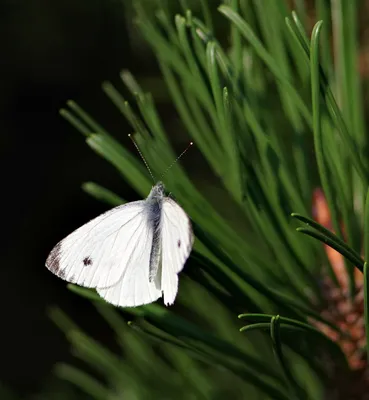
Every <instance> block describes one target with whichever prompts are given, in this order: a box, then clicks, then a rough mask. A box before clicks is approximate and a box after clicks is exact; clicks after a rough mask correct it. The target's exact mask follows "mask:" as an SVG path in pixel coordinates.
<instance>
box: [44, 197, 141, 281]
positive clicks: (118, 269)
mask: <svg viewBox="0 0 369 400" xmlns="http://www.w3.org/2000/svg"><path fill="white" fill-rule="evenodd" d="M145 221H146V217H145V201H135V202H131V203H127V204H124V205H122V206H119V207H115V208H113V209H112V210H109V211H107V212H106V213H104V214H102V215H100V216H99V217H97V218H95V219H93V220H91V221H90V222H88V223H87V224H85V225H83V226H81V227H80V228H79V229H77V230H75V231H74V232H73V233H71V234H70V235H69V236H67V237H66V238H65V239H63V240H62V241H60V242H59V243H58V244H57V245H56V246H55V247H54V249H53V250H52V251H51V253H50V255H49V257H48V258H47V261H46V266H47V268H48V269H49V270H50V271H51V272H53V273H54V274H56V275H58V276H59V277H60V278H62V279H64V280H66V281H68V282H72V283H77V284H78V285H81V286H85V287H91V288H96V287H108V286H111V285H114V284H116V283H117V282H118V281H119V280H120V278H121V277H122V276H123V274H124V272H125V270H126V268H127V267H128V265H129V263H130V258H131V257H132V254H133V253H134V252H135V249H136V242H138V241H139V238H140V234H141V230H142V229H143V227H144V226H145V225H146V224H145Z"/></svg>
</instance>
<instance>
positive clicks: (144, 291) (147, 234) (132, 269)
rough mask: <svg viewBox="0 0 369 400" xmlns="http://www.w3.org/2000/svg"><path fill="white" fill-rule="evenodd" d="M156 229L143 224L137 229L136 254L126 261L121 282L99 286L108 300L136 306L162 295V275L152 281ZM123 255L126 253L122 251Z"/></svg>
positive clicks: (101, 294) (126, 305) (98, 290)
mask: <svg viewBox="0 0 369 400" xmlns="http://www.w3.org/2000/svg"><path fill="white" fill-rule="evenodd" d="M153 236H154V229H153V227H152V225H151V224H147V223H146V224H145V225H144V224H143V225H142V226H141V227H140V229H139V230H138V231H137V238H138V239H137V240H136V242H135V249H134V254H132V256H131V257H130V258H129V259H128V260H127V261H126V262H125V263H126V265H127V267H126V269H125V271H124V273H123V275H122V277H121V279H120V280H119V282H118V283H117V284H116V285H114V286H111V287H108V288H97V293H98V294H99V295H100V296H101V297H102V298H104V299H105V300H106V301H107V302H109V303H111V304H114V305H116V306H121V307H136V306H140V305H142V304H148V303H152V302H153V301H155V300H157V299H158V298H159V297H161V296H162V291H161V287H160V285H161V282H160V277H159V276H158V275H157V276H155V278H154V279H153V280H151V281H150V276H149V274H150V268H149V266H150V255H151V248H152V246H153ZM122 257H124V258H126V255H125V254H124V253H122Z"/></svg>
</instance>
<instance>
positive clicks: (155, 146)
mask: <svg viewBox="0 0 369 400" xmlns="http://www.w3.org/2000/svg"><path fill="white" fill-rule="evenodd" d="M339 3H340V7H338V11H337V10H336V14H335V18H337V19H338V20H335V19H333V20H332V21H331V22H330V19H329V18H330V17H329V16H330V11H331V10H330V8H329V2H327V1H323V0H320V1H319V0H317V1H316V10H317V20H319V19H320V18H322V19H324V24H323V25H317V26H316V28H315V29H314V31H313V36H312V40H311V43H310V39H309V38H308V36H307V35H306V33H305V32H306V27H304V23H306V21H307V20H308V15H307V14H306V9H305V7H304V6H303V5H304V3H303V2H302V1H296V4H295V6H296V10H297V11H298V13H299V14H298V15H297V14H295V13H294V14H291V10H290V9H289V8H288V6H287V3H286V2H285V1H284V0H275V1H269V0H263V1H260V0H240V1H236V0H228V1H224V4H222V5H221V6H220V7H219V8H216V5H215V4H216V2H211V1H206V0H201V1H187V2H186V1H184V0H183V1H180V2H178V8H175V7H173V2H170V1H143V0H141V1H139V0H137V1H135V2H134V7H133V12H134V14H135V22H136V24H137V27H138V29H139V31H140V33H141V34H142V37H143V38H144V39H145V40H146V42H147V43H148V45H149V46H150V48H151V50H152V52H153V53H154V54H155V57H156V59H157V62H158V65H159V67H160V71H161V74H162V76H163V82H162V84H163V85H166V88H165V89H164V88H163V90H166V91H167V92H168V93H169V96H170V99H171V101H172V103H173V106H174V107H175V109H176V112H177V113H178V117H179V120H180V122H179V123H178V126H176V127H175V129H173V128H172V129H171V130H169V131H168V130H166V129H165V128H164V126H165V123H164V120H165V116H164V115H162V116H161V115H160V114H159V112H158V110H157V108H156V106H155V100H154V98H153V96H152V95H151V94H150V93H147V92H146V91H145V90H144V89H143V88H142V87H141V85H140V84H139V82H137V81H136V80H135V78H134V77H133V76H132V75H131V74H130V73H129V72H128V71H123V72H122V73H121V80H122V82H123V84H124V89H123V91H122V90H118V89H117V88H116V86H115V85H113V84H112V83H109V82H105V83H103V91H104V93H105V94H106V95H107V96H108V97H109V99H110V100H111V101H112V103H113V104H114V105H115V106H116V107H117V108H118V109H119V111H120V112H121V113H122V115H123V116H124V118H126V120H128V122H129V123H130V125H131V126H132V130H133V133H134V137H135V140H136V142H137V143H138V145H139V147H140V149H141V151H142V153H143V154H144V156H145V158H146V160H147V161H148V164H149V165H150V168H151V169H152V170H153V172H154V174H155V175H156V176H159V175H160V173H162V172H163V171H164V170H165V168H166V167H167V166H168V165H169V164H170V163H171V162H172V161H173V160H174V159H175V157H176V154H175V152H174V151H173V147H172V145H171V143H172V142H173V141H175V136H176V135H188V137H189V138H191V140H193V141H194V143H195V146H196V148H197V149H198V150H199V151H200V152H201V155H202V157H203V160H205V161H204V162H206V164H207V166H208V167H210V168H209V171H210V170H211V172H210V173H209V177H207V178H206V179H202V180H200V179H196V175H194V176H193V177H192V176H191V177H189V175H188V174H187V173H186V171H185V168H184V167H183V166H182V165H181V164H180V163H177V164H175V165H174V166H173V168H171V170H170V172H169V173H168V174H166V175H165V179H164V181H165V184H166V187H167V189H168V191H170V192H172V193H174V195H175V196H176V199H177V201H178V202H179V203H180V204H181V205H182V206H183V207H184V209H185V210H186V212H187V213H188V214H189V215H190V217H191V219H192V221H193V225H194V229H195V233H196V242H195V248H194V251H193V254H192V257H191V260H190V261H189V262H188V264H187V266H186V269H185V272H184V273H182V274H181V277H180V290H179V296H178V298H177V302H176V305H175V306H174V307H172V308H165V307H163V306H162V305H161V304H159V302H158V303H156V304H151V305H148V306H143V307H139V308H134V309H125V310H118V309H114V307H112V306H110V305H108V304H106V303H104V302H103V301H102V300H101V299H100V298H99V297H98V296H97V295H96V294H95V293H94V292H93V291H89V290H85V289H82V288H77V287H74V286H70V289H71V290H72V291H73V292H76V293H77V294H80V295H82V296H85V297H87V298H89V299H90V300H91V301H92V302H93V304H94V305H95V306H96V308H97V310H98V312H99V313H100V314H101V315H102V316H103V317H104V319H105V320H106V323H107V324H108V325H109V326H110V328H111V329H112V330H113V331H114V333H115V335H116V340H117V344H118V345H119V351H118V352H113V351H111V350H109V349H107V348H106V347H104V345H103V344H101V343H98V342H96V341H95V340H94V339H93V338H92V337H90V336H89V335H88V333H85V332H83V331H82V330H81V329H80V328H79V327H78V326H77V325H76V324H75V322H73V321H71V320H70V319H69V318H68V317H67V316H66V315H65V314H64V313H63V312H62V311H61V310H59V309H53V310H52V312H51V317H52V318H53V320H54V321H55V322H56V324H58V325H59V326H60V328H61V329H62V330H63V331H64V332H65V333H66V335H67V337H68V339H69V340H70V342H71V348H72V351H73V354H75V356H76V357H77V358H79V359H80V360H82V361H83V362H85V363H86V371H87V370H88V371H90V372H84V371H83V370H82V369H78V368H76V367H74V366H70V365H64V364H62V365H57V366H56V374H57V375H58V376H59V377H60V378H62V379H65V380H67V381H70V382H72V383H73V384H74V385H75V386H77V387H78V388H79V389H81V391H82V392H84V393H86V394H87V397H88V398H91V399H121V398H124V399H145V398H160V399H172V398H179V399H202V398H204V399H218V398H219V399H221V398H225V397H228V396H229V397H232V398H235V399H243V398H250V399H273V400H279V399H280V400H283V399H291V398H298V399H320V398H324V396H325V394H326V392H327V390H328V388H329V386H330V385H331V382H332V380H334V379H335V377H336V374H337V371H340V373H343V374H344V375H345V374H347V376H349V368H348V365H347V361H346V359H345V357H344V355H343V353H342V351H341V350H340V348H339V347H338V346H337V345H336V344H335V343H333V342H332V341H330V340H329V339H328V338H326V337H325V336H324V335H322V334H321V333H320V332H319V331H316V330H315V329H314V328H312V327H310V326H309V325H308V317H310V318H312V319H316V320H320V321H321V322H323V323H326V324H328V321H326V320H324V318H323V317H321V315H320V313H319V312H320V310H322V309H323V308H324V305H325V299H324V296H323V294H322V292H321V286H320V279H321V274H322V266H323V265H325V266H326V267H327V268H329V263H328V261H327V258H326V255H325V253H324V251H323V249H322V247H321V245H320V244H319V242H318V241H313V240H309V239H307V238H305V237H304V236H303V235H299V234H298V233H296V227H298V226H300V224H299V223H298V222H297V221H296V220H295V219H293V218H291V216H290V214H291V213H292V212H298V213H300V214H302V215H304V216H310V215H311V209H312V205H311V198H312V192H313V190H314V188H316V187H318V186H321V187H323V189H324V192H325V194H326V196H327V200H328V203H329V206H330V209H331V211H332V219H333V224H334V227H335V231H336V233H337V238H336V237H333V239H332V240H333V241H335V243H341V244H342V242H343V241H342V239H343V232H342V228H341V226H340V221H341V220H342V221H343V222H344V226H345V231H346V235H347V245H346V246H347V249H349V250H347V251H348V253H349V254H351V255H352V256H353V257H354V255H355V256H357V257H359V258H360V251H361V245H362V237H363V232H364V228H365V227H364V224H363V223H362V221H363V207H364V203H365V196H366V188H367V181H368V166H367V162H366V159H365V156H366V154H365V153H364V151H365V149H366V136H365V134H364V122H363V104H362V94H361V92H360V77H359V76H358V74H357V73H356V72H355V71H356V70H355V65H356V64H355V60H356V56H357V49H356V36H355V35H356V32H355V29H352V30H351V29H347V26H350V27H355V26H356V12H357V7H358V3H357V2H355V1H353V2H339ZM214 18H215V19H216V20H217V21H218V20H221V21H222V22H221V24H223V25H222V26H223V28H222V29H221V30H220V32H222V33H223V36H222V37H218V36H217V29H216V26H217V25H216V24H214ZM331 25H333V32H334V35H335V40H337V41H338V42H339V46H338V45H337V46H336V48H335V59H336V63H335V64H334V65H333V64H332V60H331V56H330V54H331V52H330V47H331V46H330V31H331V29H332V26H331ZM224 32H226V37H224ZM331 88H332V89H333V92H332V90H331ZM122 92H124V93H126V95H125V97H127V96H128V98H129V99H132V98H133V99H134V100H133V101H130V102H128V101H127V100H126V98H125V97H123V95H122ZM333 93H334V94H333ZM337 99H339V101H338V100H337ZM341 110H342V111H341ZM61 114H62V115H63V116H64V117H65V118H66V119H67V120H68V121H69V122H70V123H71V124H72V125H74V126H75V127H76V128H77V129H78V130H79V131H80V132H82V133H83V134H84V135H85V136H86V142H87V144H88V146H90V147H91V149H92V150H94V151H95V152H96V153H97V154H99V155H100V156H102V157H104V158H105V159H106V160H107V161H108V162H110V163H111V164H112V165H113V166H114V167H115V168H116V169H117V171H118V172H119V173H120V174H121V175H122V177H123V178H124V179H125V180H126V181H127V182H129V184H130V185H131V186H132V187H133V188H134V189H135V190H136V191H137V193H138V194H139V195H140V196H142V197H145V196H146V195H147V194H148V193H149V191H150V188H151V184H152V183H151V182H150V177H149V175H148V173H147V171H146V170H145V167H144V166H143V165H142V162H141V160H140V159H139V158H137V157H136V156H135V155H132V153H131V151H129V150H128V149H127V148H125V147H124V146H123V145H122V144H121V143H120V142H119V141H118V140H117V139H116V138H114V137H113V136H112V135H111V134H110V133H109V132H107V131H106V130H105V129H104V128H103V126H101V125H100V124H99V123H98V122H97V121H95V120H94V118H93V117H92V116H90V115H89V114H88V113H87V112H86V111H85V110H83V109H82V108H81V107H80V106H79V105H77V104H76V103H75V102H73V101H70V102H68V108H66V109H64V110H62V111H61ZM192 151H193V150H192V149H191V152H192ZM194 151H196V150H194ZM186 157H188V158H191V154H188V155H187V156H186ZM185 164H186V161H185V160H184V163H183V165H185ZM84 189H85V190H86V191H87V192H88V193H90V194H91V195H93V196H95V197H96V198H98V199H99V200H102V201H105V202H106V203H108V204H109V205H114V206H115V205H117V204H120V203H122V202H123V201H124V200H123V199H121V198H119V197H118V196H117V195H115V194H114V193H111V192H110V191H109V190H107V189H105V188H102V187H101V186H99V185H97V184H96V183H92V182H89V183H87V184H85V185H84ZM210 193H212V194H214V193H216V195H215V196H214V195H209V194H210ZM302 218H303V217H302ZM305 222H306V221H305ZM318 228H319V227H318ZM304 233H307V232H304ZM323 240H324V237H323ZM339 240H341V242H339ZM337 241H338V242H337ZM356 260H357V259H356ZM328 273H330V274H331V276H332V277H333V278H334V274H333V272H332V271H328ZM347 273H348V277H349V278H350V279H351V282H353V268H352V266H351V264H350V262H349V261H348V262H347ZM351 288H352V290H353V283H352V284H351ZM71 295H72V294H71ZM245 312H246V313H248V314H246V317H247V318H248V322H252V323H253V324H255V325H254V328H251V329H248V330H247V329H246V330H247V333H246V332H240V331H239V329H240V328H241V327H242V324H241V323H240V321H238V320H237V315H238V314H240V313H245ZM267 314H268V315H267ZM276 315H281V316H282V317H279V316H276ZM275 316H276V317H275ZM251 326H252V325H251ZM332 329H336V330H337V331H339V329H338V327H335V326H332ZM251 330H253V332H251ZM286 383H288V384H286Z"/></svg>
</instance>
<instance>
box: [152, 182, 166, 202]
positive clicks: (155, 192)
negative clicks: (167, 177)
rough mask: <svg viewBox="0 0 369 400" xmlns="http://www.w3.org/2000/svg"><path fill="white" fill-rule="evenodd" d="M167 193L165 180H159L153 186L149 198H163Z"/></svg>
mask: <svg viewBox="0 0 369 400" xmlns="http://www.w3.org/2000/svg"><path fill="white" fill-rule="evenodd" d="M164 195H165V186H164V184H163V182H158V183H157V184H156V185H155V186H153V187H152V189H151V192H150V195H149V198H151V199H162V198H163V197H164Z"/></svg>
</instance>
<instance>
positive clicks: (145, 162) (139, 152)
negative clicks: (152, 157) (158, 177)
mask: <svg viewBox="0 0 369 400" xmlns="http://www.w3.org/2000/svg"><path fill="white" fill-rule="evenodd" d="M128 137H129V138H130V139H131V140H132V143H133V144H134V145H135V147H136V149H137V151H138V154H139V155H140V157H141V158H142V161H143V162H144V164H145V165H146V168H147V170H148V171H149V173H150V175H151V178H152V180H153V182H154V183H156V181H155V178H154V175H153V174H152V172H151V169H150V167H149V164H148V163H147V161H146V160H145V157H144V156H143V154H142V153H141V150H140V148H139V147H138V146H137V143H136V142H135V140H134V139H133V137H132V135H131V134H128Z"/></svg>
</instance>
